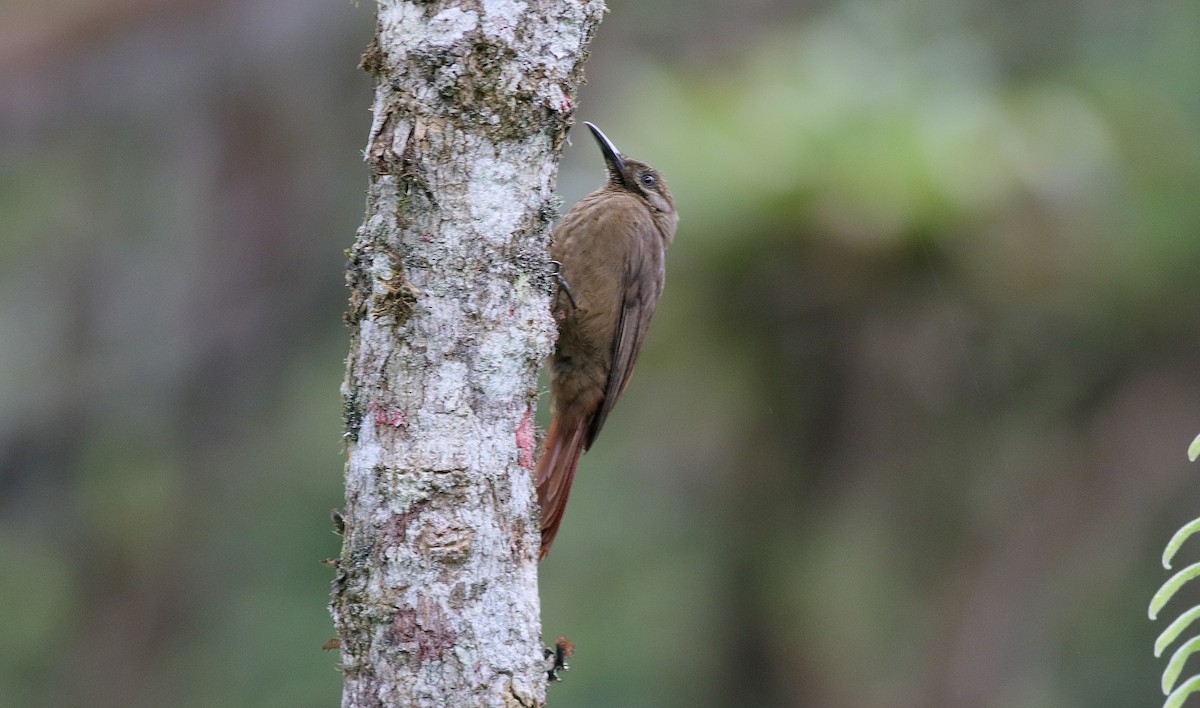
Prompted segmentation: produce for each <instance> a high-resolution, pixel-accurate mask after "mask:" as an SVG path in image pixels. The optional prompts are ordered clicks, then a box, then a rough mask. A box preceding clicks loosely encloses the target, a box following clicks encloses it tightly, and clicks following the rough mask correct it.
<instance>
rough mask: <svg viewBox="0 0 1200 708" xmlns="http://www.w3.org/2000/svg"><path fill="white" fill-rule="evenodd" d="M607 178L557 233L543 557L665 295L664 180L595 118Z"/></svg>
mask: <svg viewBox="0 0 1200 708" xmlns="http://www.w3.org/2000/svg"><path fill="white" fill-rule="evenodd" d="M585 125H587V127H588V128H589V129H590V130H591V131H592V135H593V136H594V137H595V138H596V142H597V143H599V144H600V151H601V152H602V153H603V154H604V161H605V163H606V164H607V167H608V181H607V183H606V184H605V185H604V186H603V187H601V188H600V189H598V190H596V191H595V192H592V193H591V194H589V195H587V196H586V197H584V198H583V199H581V200H579V201H578V202H577V203H576V204H575V205H574V206H572V207H571V208H570V209H569V210H568V211H567V213H566V214H565V215H564V216H563V218H562V221H560V222H559V224H558V226H557V227H555V229H554V234H553V237H552V243H551V246H550V255H551V257H552V258H553V259H554V260H556V261H558V262H559V263H561V264H562V265H561V270H560V273H561V275H562V282H563V283H565V287H563V286H560V287H559V291H558V293H557V294H556V295H555V300H554V314H555V318H556V319H557V320H558V343H557V345H556V346H555V350H554V356H553V358H552V359H551V362H550V405H551V410H552V412H553V416H554V418H553V420H552V421H551V423H550V429H549V430H548V431H547V433H546V442H545V445H544V451H543V453H542V458H541V460H539V461H538V465H537V472H536V480H537V491H538V504H539V505H540V506H541V509H542V550H541V556H540V557H541V558H545V557H546V554H547V553H549V552H550V545H551V544H552V543H553V542H554V536H555V534H557V533H558V526H559V524H560V523H562V515H563V510H564V509H565V508H566V505H567V497H568V495H569V494H570V493H571V482H572V480H574V478H575V468H576V467H577V466H578V465H579V456H580V455H581V454H583V452H584V451H585V450H587V449H588V448H590V447H591V446H592V443H593V442H595V440H596V436H597V435H599V434H600V429H601V428H602V427H603V426H604V421H605V419H606V418H608V414H609V413H610V412H611V411H612V409H613V406H614V405H616V403H617V399H618V398H620V397H621V393H622V392H624V391H625V387H626V386H628V385H629V377H630V375H631V374H632V373H633V367H634V365H635V364H636V363H637V358H638V353H639V352H640V351H641V348H642V341H643V339H644V338H645V336H646V328H647V327H648V326H649V325H650V317H651V316H652V315H653V314H654V308H655V306H656V305H657V304H658V298H659V296H660V295H661V294H662V290H663V279H664V276H665V272H666V271H665V264H666V251H667V246H669V245H670V244H671V240H672V239H673V238H674V236H675V225H676V224H677V223H678V221H679V217H678V216H677V215H676V213H675V201H674V200H673V199H672V198H671V192H670V190H669V189H667V183H666V182H665V181H664V180H663V178H662V176H661V175H659V174H658V172H657V171H655V170H654V168H653V167H650V166H649V165H647V164H646V163H644V162H638V161H637V160H631V159H628V158H626V157H624V156H622V155H621V153H620V152H618V151H617V148H616V147H615V146H614V145H613V144H612V142H611V141H610V140H609V139H608V138H607V137H606V136H605V135H604V133H602V132H600V129H599V128H597V127H596V126H594V125H592V124H591V123H585Z"/></svg>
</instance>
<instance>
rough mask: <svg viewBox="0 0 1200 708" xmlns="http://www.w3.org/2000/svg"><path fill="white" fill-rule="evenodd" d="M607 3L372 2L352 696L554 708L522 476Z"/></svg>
mask: <svg viewBox="0 0 1200 708" xmlns="http://www.w3.org/2000/svg"><path fill="white" fill-rule="evenodd" d="M603 12H604V5H603V3H602V2H599V1H589V2H570V1H566V0H558V1H554V2H551V1H548V0H525V1H517V0H460V1H458V2H451V1H444V2H438V1H434V2H397V1H394V0H387V1H381V2H379V3H378V23H377V32H376V36H375V38H374V39H373V40H372V41H371V44H370V46H369V47H368V49H367V51H366V52H364V55H363V58H362V67H363V68H364V70H366V71H367V72H368V73H370V74H371V75H372V76H374V77H375V78H376V82H377V83H376V89H375V98H374V104H373V113H374V120H373V121H372V125H371V129H370V135H369V140H368V145H367V148H366V150H365V153H364V154H365V159H366V161H367V164H368V167H369V175H370V177H369V179H370V182H369V187H368V191H367V208H366V214H365V217H364V220H363V226H362V227H361V228H360V229H359V231H358V234H357V237H356V240H355V243H354V245H353V246H352V247H351V248H350V249H349V250H348V251H347V259H348V260H347V282H348V285H349V286H350V306H349V308H348V311H347V313H346V321H347V323H348V324H349V326H350V327H351V330H352V335H351V349H350V355H349V357H348V359H347V370H346V379H345V381H344V383H343V392H342V393H343V409H344V410H343V413H344V419H345V433H344V437H345V442H346V447H347V463H346V498H345V508H344V510H343V511H342V518H343V520H344V543H343V549H342V553H341V556H340V557H339V559H338V562H337V576H336V578H335V580H334V584H333V597H332V600H331V603H330V610H331V613H332V615H333V618H334V622H335V625H336V627H337V631H338V635H339V639H340V647H341V668H342V671H343V674H344V693H343V699H342V704H343V706H348V707H349V706H454V705H464V706H466V705H470V706H475V705H480V706H484V705H489V706H490V705H497V706H504V705H512V706H518V705H519V706H535V705H541V704H543V703H544V701H545V668H544V667H545V664H544V661H543V656H542V649H541V642H540V637H539V635H540V622H539V618H538V614H539V605H538V598H537V549H538V536H537V531H538V525H537V523H536V508H535V503H534V494H533V483H532V479H531V478H530V471H529V469H528V467H529V456H530V445H531V440H532V439H533V438H532V436H531V434H530V428H531V420H532V412H533V410H534V407H535V405H536V394H537V389H536V386H537V378H536V377H537V369H538V366H539V364H540V362H541V361H542V360H543V359H544V358H545V356H546V355H547V354H549V352H550V349H551V347H552V345H553V336H554V335H553V333H554V325H553V321H552V320H551V318H550V313H549V308H548V302H549V301H548V293H549V287H550V280H549V277H548V271H547V267H548V266H547V260H546V259H547V256H546V247H547V244H548V239H549V232H548V227H549V224H550V221H551V220H552V218H553V216H554V214H555V211H556V209H555V205H556V202H555V198H554V195H553V185H554V181H555V178H556V174H557V164H558V158H559V152H560V150H561V147H562V144H563V139H564V136H565V134H566V130H567V128H568V127H569V124H570V121H571V117H572V115H573V113H574V106H575V93H576V89H577V87H578V84H579V82H580V81H581V78H582V64H583V60H584V58H585V56H586V47H587V42H588V40H589V39H590V37H591V34H592V32H593V31H594V29H595V27H596V25H597V24H598V22H599V20H600V17H601V15H602V14H603Z"/></svg>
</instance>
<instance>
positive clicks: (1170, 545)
mask: <svg viewBox="0 0 1200 708" xmlns="http://www.w3.org/2000/svg"><path fill="white" fill-rule="evenodd" d="M1197 531H1200V519H1193V520H1192V521H1190V522H1189V523H1187V524H1184V526H1183V528H1181V529H1179V530H1178V531H1176V532H1175V535H1174V536H1172V537H1171V540H1170V541H1168V542H1167V547H1166V548H1165V549H1163V555H1162V564H1163V567H1164V568H1166V569H1167V570H1170V569H1171V559H1172V558H1174V557H1175V553H1176V552H1177V551H1178V550H1179V547H1180V546H1182V545H1183V542H1184V541H1186V540H1187V537H1188V536H1191V535H1192V534H1194V533H1196V532H1197Z"/></svg>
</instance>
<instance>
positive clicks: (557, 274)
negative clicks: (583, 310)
mask: <svg viewBox="0 0 1200 708" xmlns="http://www.w3.org/2000/svg"><path fill="white" fill-rule="evenodd" d="M550 275H552V276H554V280H555V281H557V282H558V287H559V288H560V289H561V290H562V291H563V292H564V293H566V294H567V300H570V301H571V307H572V309H575V310H578V309H579V305H576V304H575V296H574V295H572V294H571V286H570V285H567V279H566V278H564V277H563V274H562V262H561V261H550Z"/></svg>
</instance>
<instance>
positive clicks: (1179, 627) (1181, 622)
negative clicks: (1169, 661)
mask: <svg viewBox="0 0 1200 708" xmlns="http://www.w3.org/2000/svg"><path fill="white" fill-rule="evenodd" d="M1197 617H1200V605H1196V606H1195V607H1193V608H1192V609H1190V610H1188V611H1187V612H1184V613H1183V614H1182V615H1179V616H1178V617H1176V618H1175V621H1174V622H1172V623H1171V624H1170V625H1168V626H1167V628H1166V629H1164V630H1163V632H1162V634H1160V635H1158V639H1155V640H1154V655H1155V656H1162V653H1163V650H1164V649H1166V648H1167V647H1168V646H1170V645H1171V642H1173V641H1175V637H1178V636H1179V635H1180V634H1181V633H1182V632H1183V630H1185V629H1187V628H1188V625H1190V624H1191V623H1192V622H1194V621H1195V620H1196V618H1197Z"/></svg>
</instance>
